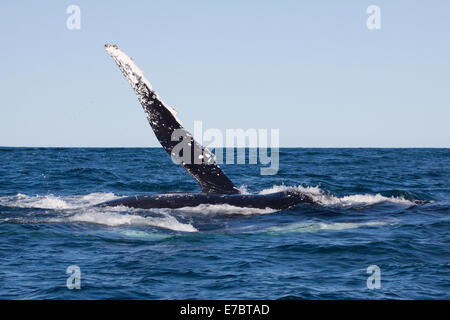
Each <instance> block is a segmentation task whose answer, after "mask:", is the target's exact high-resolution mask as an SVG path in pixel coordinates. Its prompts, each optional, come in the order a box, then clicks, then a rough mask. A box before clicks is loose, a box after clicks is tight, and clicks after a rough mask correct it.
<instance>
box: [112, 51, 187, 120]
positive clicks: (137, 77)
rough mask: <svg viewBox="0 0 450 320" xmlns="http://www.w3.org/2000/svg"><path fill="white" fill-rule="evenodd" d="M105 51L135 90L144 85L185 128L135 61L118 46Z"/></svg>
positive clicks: (174, 111) (175, 112)
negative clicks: (141, 84) (140, 84)
mask: <svg viewBox="0 0 450 320" xmlns="http://www.w3.org/2000/svg"><path fill="white" fill-rule="evenodd" d="M105 50H106V52H108V54H109V55H110V56H111V57H112V58H113V59H114V61H115V62H116V63H117V65H118V66H119V68H120V69H121V70H122V72H124V75H125V77H126V78H127V80H128V82H130V84H131V86H132V87H133V89H135V88H136V87H137V86H138V85H139V83H144V84H145V85H146V86H147V88H148V89H149V90H150V92H151V93H152V94H153V98H154V99H158V100H159V101H160V102H161V104H162V105H163V106H164V107H165V108H166V109H167V110H169V112H170V113H171V114H172V115H173V117H174V118H175V120H176V121H177V122H178V123H179V124H180V125H181V126H182V127H183V124H182V122H181V120H180V119H179V118H178V117H177V114H178V112H177V111H176V110H175V109H174V108H172V107H171V106H169V105H167V104H166V103H164V101H163V100H162V99H161V97H160V96H159V95H158V94H157V93H156V92H155V91H154V89H153V87H152V85H151V84H150V82H149V81H148V80H147V79H146V78H145V77H144V73H143V72H142V70H141V69H140V68H139V67H138V66H137V65H136V64H135V63H134V59H132V58H130V57H129V56H128V55H127V54H126V53H125V52H123V51H122V50H121V49H120V48H119V47H118V46H117V45H109V44H106V45H105ZM138 97H139V96H138Z"/></svg>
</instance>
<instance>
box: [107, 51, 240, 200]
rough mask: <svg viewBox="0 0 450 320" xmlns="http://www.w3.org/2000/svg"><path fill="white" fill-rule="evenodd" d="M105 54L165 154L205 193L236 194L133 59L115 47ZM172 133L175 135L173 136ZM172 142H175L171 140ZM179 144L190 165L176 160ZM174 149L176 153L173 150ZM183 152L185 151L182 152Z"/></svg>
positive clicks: (214, 163)
mask: <svg viewBox="0 0 450 320" xmlns="http://www.w3.org/2000/svg"><path fill="white" fill-rule="evenodd" d="M105 49H106V51H107V52H108V53H109V55H110V56H111V57H112V58H113V59H114V61H115V62H116V63H117V65H118V66H119V68H120V70H121V71H122V73H123V74H124V76H125V78H127V79H128V82H130V84H131V86H132V87H133V90H134V92H135V93H136V95H137V97H138V99H139V102H140V103H141V105H142V107H143V108H144V112H145V114H146V116H147V120H148V122H149V123H150V126H151V127H152V129H153V131H154V132H155V135H156V138H157V139H158V140H159V142H160V143H161V145H162V147H163V148H164V150H166V152H167V153H168V154H169V155H170V156H171V157H172V158H174V159H176V160H177V159H178V163H179V164H181V165H182V166H183V168H185V169H186V170H187V171H188V172H189V173H190V174H191V175H192V176H193V177H194V178H195V179H196V180H197V181H198V183H199V184H200V186H201V188H202V192H205V193H239V190H238V189H237V188H236V186H235V185H234V184H233V182H231V180H230V179H228V177H227V176H226V175H225V173H224V172H223V171H222V169H220V167H219V166H218V165H217V163H216V162H215V161H214V155H213V154H212V153H211V152H210V151H209V150H208V149H207V148H205V147H202V146H201V145H200V144H199V143H197V142H196V141H195V140H194V138H193V136H192V135H191V134H190V133H189V132H188V131H187V130H186V129H185V128H184V127H183V125H182V123H181V121H180V120H179V119H178V118H177V112H176V111H175V109H173V108H171V107H170V106H168V105H166V104H165V103H164V102H163V101H162V100H161V98H160V97H159V96H158V94H156V92H155V91H154V90H153V88H152V86H151V84H150V82H148V80H147V79H145V77H144V75H143V73H142V71H141V69H139V68H138V67H137V66H136V65H135V63H134V61H133V59H131V58H130V57H128V56H127V55H126V54H125V53H124V52H123V51H122V50H121V49H119V48H118V47H117V46H116V45H105ZM174 133H175V134H174ZM173 137H174V138H176V139H174V140H172V139H173ZM180 141H184V142H186V141H187V142H188V144H189V146H190V151H191V154H190V159H189V160H190V161H185V159H184V160H183V161H181V160H179V159H180V156H181V157H182V155H183V151H182V150H181V153H180V150H178V148H176V146H177V145H178V146H179V145H180V144H179V143H180ZM174 148H175V150H174ZM185 150H186V149H185Z"/></svg>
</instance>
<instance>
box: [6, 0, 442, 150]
mask: <svg viewBox="0 0 450 320" xmlns="http://www.w3.org/2000/svg"><path fill="white" fill-rule="evenodd" d="M70 4H75V5H78V6H80V8H81V29H80V30H68V29H67V28H66V20H67V17H68V16H69V15H68V14H66V8H67V7H68V6H69V5H70ZM371 4H375V5H378V6H380V8H381V30H368V29H367V27H366V19H367V17H368V15H367V14H366V8H367V7H368V6H369V5H371ZM449 15H450V1H444V0H440V1H412V0H404V1H401V0H397V1H391V0H389V1H381V0H371V1H363V0H354V1H333V0H329V1H273V0H272V1H261V0H259V1H256V0H255V1H237V0H236V1H207V0H204V1H166V0H165V1H75V0H72V1H2V2H1V4H0V39H1V50H0V58H1V61H2V68H1V74H0V81H1V84H0V85H1V88H2V89H1V95H0V108H1V109H0V110H1V113H0V115H1V117H0V145H3V146H159V144H158V142H157V140H156V138H155V137H154V134H153V132H152V131H151V129H150V127H149V125H148V124H147V121H146V119H145V116H144V113H143V111H142V108H141V106H140V105H139V103H138V101H137V99H136V97H135V95H134V93H133V91H132V89H131V87H130V86H129V84H128V83H127V82H126V80H125V79H124V78H123V76H122V75H121V73H120V71H119V70H118V68H117V67H116V65H115V64H114V62H113V61H112V59H111V58H110V57H109V56H108V55H107V54H106V52H105V51H104V49H103V45H104V44H105V43H115V44H118V45H119V46H120V47H121V48H122V49H123V50H125V52H127V53H128V54H129V55H130V56H132V57H133V58H135V61H136V63H137V64H138V65H139V66H140V67H141V69H142V70H143V71H144V73H145V75H146V77H147V78H148V79H149V80H150V82H151V83H152V84H153V87H154V88H155V89H156V91H157V92H158V93H159V94H160V95H161V97H162V98H163V99H164V100H165V101H166V102H167V103H168V104H169V105H171V106H173V107H175V108H176V109H177V110H178V111H179V117H180V118H181V119H182V120H183V123H184V124H185V125H186V127H187V128H188V129H190V130H191V131H192V130H193V124H194V120H203V126H204V128H205V129H207V128H219V129H226V128H243V129H247V128H279V129H280V142H281V145H282V146H299V147H361V146H362V147H364V146H366V147H450V125H449V124H450V19H449Z"/></svg>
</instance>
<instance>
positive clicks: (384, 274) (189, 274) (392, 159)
mask: <svg viewBox="0 0 450 320" xmlns="http://www.w3.org/2000/svg"><path fill="white" fill-rule="evenodd" d="M0 164H1V166H0V248H1V249H0V298H1V299H449V298H450V233H449V230H450V189H449V185H448V183H449V181H450V149H305V148H286V149H281V150H280V170H279V172H278V174H276V175H272V176H261V175H260V166H259V165H250V164H241V165H237V164H234V165H232V164H229V165H222V168H223V169H224V171H225V172H226V174H227V175H228V176H229V177H230V179H231V180H232V181H233V182H234V183H235V184H236V185H237V186H239V187H240V188H241V190H243V191H245V192H249V193H259V192H263V193H267V192H275V191H278V190H283V189H287V188H290V189H293V190H298V191H299V192H306V193H308V194H310V195H311V197H313V199H314V200H315V204H299V205H297V206H295V207H293V208H290V209H286V210H282V211H274V210H269V209H265V210H260V209H250V208H235V207H230V206H206V205H203V206H199V207H196V208H185V209H178V210H169V209H158V210H143V209H129V208H125V207H118V208H94V207H92V205H94V204H96V203H99V202H102V201H106V200H110V199H115V198H117V197H120V196H128V195H135V194H141V193H164V192H174V191H188V192H199V191H200V187H199V185H198V184H197V183H196V181H195V180H194V179H193V178H192V177H191V176H189V174H187V173H186V172H185V171H184V169H183V168H181V167H179V166H177V165H175V164H174V163H172V161H171V159H170V158H169V157H168V156H167V154H166V153H165V151H164V150H163V149H161V148H5V147H3V148H0ZM373 265H375V266H377V267H379V270H380V274H379V275H380V278H379V279H380V282H379V284H380V287H379V289H376V288H373V287H372V286H370V285H369V287H371V288H372V289H370V288H369V287H368V285H367V284H368V278H369V277H371V276H374V275H372V273H368V272H367V268H368V267H369V266H373ZM69 266H78V267H79V268H80V271H81V276H80V284H81V288H80V289H73V290H70V289H68V287H67V280H68V278H69V277H70V274H68V273H67V268H68V267H69ZM375 275H376V274H375ZM69 283H71V282H70V281H69ZM369 284H373V282H372V280H371V278H370V279H369Z"/></svg>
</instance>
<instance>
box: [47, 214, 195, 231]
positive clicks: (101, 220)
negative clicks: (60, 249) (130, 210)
mask: <svg viewBox="0 0 450 320" xmlns="http://www.w3.org/2000/svg"><path fill="white" fill-rule="evenodd" d="M49 222H86V223H94V224H101V225H106V226H109V227H119V226H152V227H159V228H164V229H169V230H173V231H183V232H196V231H198V230H197V229H196V228H195V227H194V226H192V225H190V224H187V223H181V222H179V221H178V220H177V219H176V218H175V217H173V216H170V215H166V216H164V217H143V216H140V215H137V214H124V213H120V212H101V211H98V210H95V209H91V210H86V211H84V212H82V213H77V214H74V215H71V216H69V217H63V218H52V219H49Z"/></svg>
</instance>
